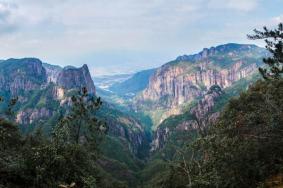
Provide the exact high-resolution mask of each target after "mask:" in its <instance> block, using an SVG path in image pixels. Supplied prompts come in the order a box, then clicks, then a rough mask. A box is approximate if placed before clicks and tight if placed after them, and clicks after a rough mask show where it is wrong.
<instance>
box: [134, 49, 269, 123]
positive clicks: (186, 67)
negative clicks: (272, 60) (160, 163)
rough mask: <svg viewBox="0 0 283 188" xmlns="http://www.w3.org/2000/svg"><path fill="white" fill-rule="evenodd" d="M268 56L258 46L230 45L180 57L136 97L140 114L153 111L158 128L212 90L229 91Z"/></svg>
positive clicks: (159, 72) (165, 66) (136, 105)
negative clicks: (167, 119)
mask: <svg viewBox="0 0 283 188" xmlns="http://www.w3.org/2000/svg"><path fill="white" fill-rule="evenodd" d="M266 55H267V53H266V51H265V50H264V49H262V48H259V47H257V46H255V45H240V44H226V45H221V46H217V47H212V48H210V49H204V50H203V51H201V52H200V53H198V54H195V55H190V56H188V55H184V56H180V57H178V58H177V59H176V60H174V61H172V62H169V63H167V64H165V65H163V66H162V67H160V68H158V69H157V70H156V72H155V73H154V75H153V76H152V77H151V78H150V81H149V84H148V86H147V88H146V89H145V90H144V91H143V92H142V93H141V94H140V95H139V96H137V97H136V99H135V102H136V104H135V107H136V110H140V111H149V112H150V113H149V114H151V116H152V117H153V119H154V121H155V125H158V124H160V123H161V122H162V121H163V120H164V119H166V118H167V117H169V116H170V115H174V114H175V115H176V114H180V113H182V108H183V107H184V106H186V105H188V104H190V103H192V102H193V101H194V100H195V99H197V98H201V97H203V96H204V95H205V93H206V92H207V91H208V89H209V88H210V87H211V86H213V85H218V86H220V87H221V88H228V87H230V86H232V85H233V84H234V83H235V82H237V81H239V80H241V79H244V78H246V77H248V76H250V75H252V74H253V73H254V72H255V71H257V69H258V66H260V65H261V62H262V57H264V56H266ZM156 111H159V116H158V115H156ZM160 114H161V115H160Z"/></svg>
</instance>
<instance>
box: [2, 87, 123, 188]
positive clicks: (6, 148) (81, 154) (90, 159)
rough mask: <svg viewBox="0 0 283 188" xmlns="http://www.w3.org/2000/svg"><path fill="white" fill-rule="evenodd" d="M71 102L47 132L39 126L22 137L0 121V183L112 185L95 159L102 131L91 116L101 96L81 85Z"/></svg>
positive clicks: (22, 184) (26, 184)
mask: <svg viewBox="0 0 283 188" xmlns="http://www.w3.org/2000/svg"><path fill="white" fill-rule="evenodd" d="M71 104H72V105H71V106H72V109H71V110H70V112H69V113H68V114H67V115H66V116H65V117H63V118H62V119H61V121H60V122H59V123H58V125H56V126H55V128H54V131H53V134H52V136H49V137H47V136H45V135H43V133H42V132H41V131H40V130H38V131H37V132H36V133H35V134H32V135H28V136H23V135H21V134H20V132H19V130H18V127H17V125H15V124H13V123H11V122H10V121H8V120H5V119H4V118H2V119H1V120H0V138H1V151H0V187H43V188H44V187H48V188H49V187H51V188H52V187H59V186H60V187H68V186H69V187H71V186H72V187H102V185H103V187H113V185H111V181H105V180H104V177H103V176H102V175H101V171H100V169H99V167H98V165H97V163H96V160H97V158H98V157H99V150H98V148H99V145H100V142H101V140H102V139H103V135H104V134H105V132H106V130H107V129H106V126H105V124H104V123H102V122H100V121H99V120H98V119H96V116H95V112H96V111H97V110H98V109H99V107H100V105H101V101H100V99H99V98H97V99H96V98H94V97H92V96H89V95H88V94H87V91H86V89H83V90H82V92H81V93H80V95H79V96H73V97H72V100H71ZM116 186H117V187H120V185H119V184H117V185H116Z"/></svg>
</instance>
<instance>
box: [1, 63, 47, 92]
mask: <svg viewBox="0 0 283 188" xmlns="http://www.w3.org/2000/svg"><path fill="white" fill-rule="evenodd" d="M46 83H47V74H46V70H45V69H44V67H43V66H42V62H41V61H40V60H39V59H36V58H24V59H8V60H5V61H2V62H1V63H0V90H1V92H9V93H11V95H19V94H20V93H24V92H27V91H31V90H36V89H40V88H41V87H44V85H46Z"/></svg>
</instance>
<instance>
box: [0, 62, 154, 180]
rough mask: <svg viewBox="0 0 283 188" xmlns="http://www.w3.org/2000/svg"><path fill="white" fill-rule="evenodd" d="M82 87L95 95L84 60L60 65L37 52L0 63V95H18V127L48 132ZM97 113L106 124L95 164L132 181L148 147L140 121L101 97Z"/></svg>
mask: <svg viewBox="0 0 283 188" xmlns="http://www.w3.org/2000/svg"><path fill="white" fill-rule="evenodd" d="M82 87H87V89H88V91H89V93H90V94H92V95H95V86H94V84H93V81H92V80H91V77H90V73H89V70H88V67H87V65H83V66H82V67H81V68H74V67H66V68H60V67H58V66H53V65H49V64H43V63H42V62H41V61H40V60H39V59H36V58H24V59H9V60H5V61H3V62H1V63H0V88H1V95H2V96H4V97H5V99H9V98H12V97H16V96H17V97H18V98H19V100H18V102H17V105H16V108H15V116H16V121H17V122H18V123H19V125H20V128H21V130H22V131H23V132H26V133H31V132H32V131H33V130H34V129H36V128H39V127H42V129H43V130H44V132H45V133H46V134H49V133H50V132H51V131H52V128H53V127H54V126H55V124H56V123H57V122H58V120H59V119H60V117H61V116H62V115H64V113H65V112H66V110H67V109H68V106H69V102H70V97H71V96H72V95H74V94H76V93H77V92H78V91H79V90H80V89H81V88H82ZM5 101H6V102H8V100H5ZM4 106H5V105H4ZM97 116H98V118H99V119H101V120H103V121H105V122H106V123H107V125H108V127H109V131H108V135H107V137H106V139H105V142H104V144H103V145H102V146H101V147H102V148H101V151H102V156H101V159H100V160H99V164H100V165H101V167H102V169H103V171H104V172H105V173H108V174H110V175H109V176H110V177H115V174H114V173H118V174H123V173H125V174H127V177H124V178H123V177H119V180H121V181H125V182H126V184H128V183H131V184H132V183H133V182H135V178H136V171H138V170H139V169H140V168H141V166H142V165H143V162H142V160H141V159H143V158H144V157H146V155H147V151H148V150H149V149H148V148H149V142H148V141H147V137H146V135H145V131H144V129H143V126H141V124H140V122H139V121H138V120H136V119H135V118H134V117H132V116H130V115H129V114H125V113H123V112H121V111H119V110H117V109H116V108H115V106H113V105H109V104H107V103H105V102H104V103H103V105H102V107H101V108H100V110H99V111H98V114H97Z"/></svg>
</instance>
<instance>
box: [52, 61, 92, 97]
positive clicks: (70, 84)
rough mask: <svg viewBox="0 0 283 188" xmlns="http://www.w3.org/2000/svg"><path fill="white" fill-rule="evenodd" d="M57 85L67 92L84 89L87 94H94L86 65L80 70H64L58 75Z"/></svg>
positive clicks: (68, 68)
mask: <svg viewBox="0 0 283 188" xmlns="http://www.w3.org/2000/svg"><path fill="white" fill-rule="evenodd" d="M57 85H58V86H59V87H62V88H64V89H67V90H69V89H73V88H82V87H86V88H87V90H88V92H89V93H93V94H95V86H94V83H93V81H92V79H91V76H90V73H89V70H88V67H87V65H83V66H82V67H81V68H72V67H67V68H64V69H63V70H62V71H61V72H60V73H59V74H58V78H57Z"/></svg>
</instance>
